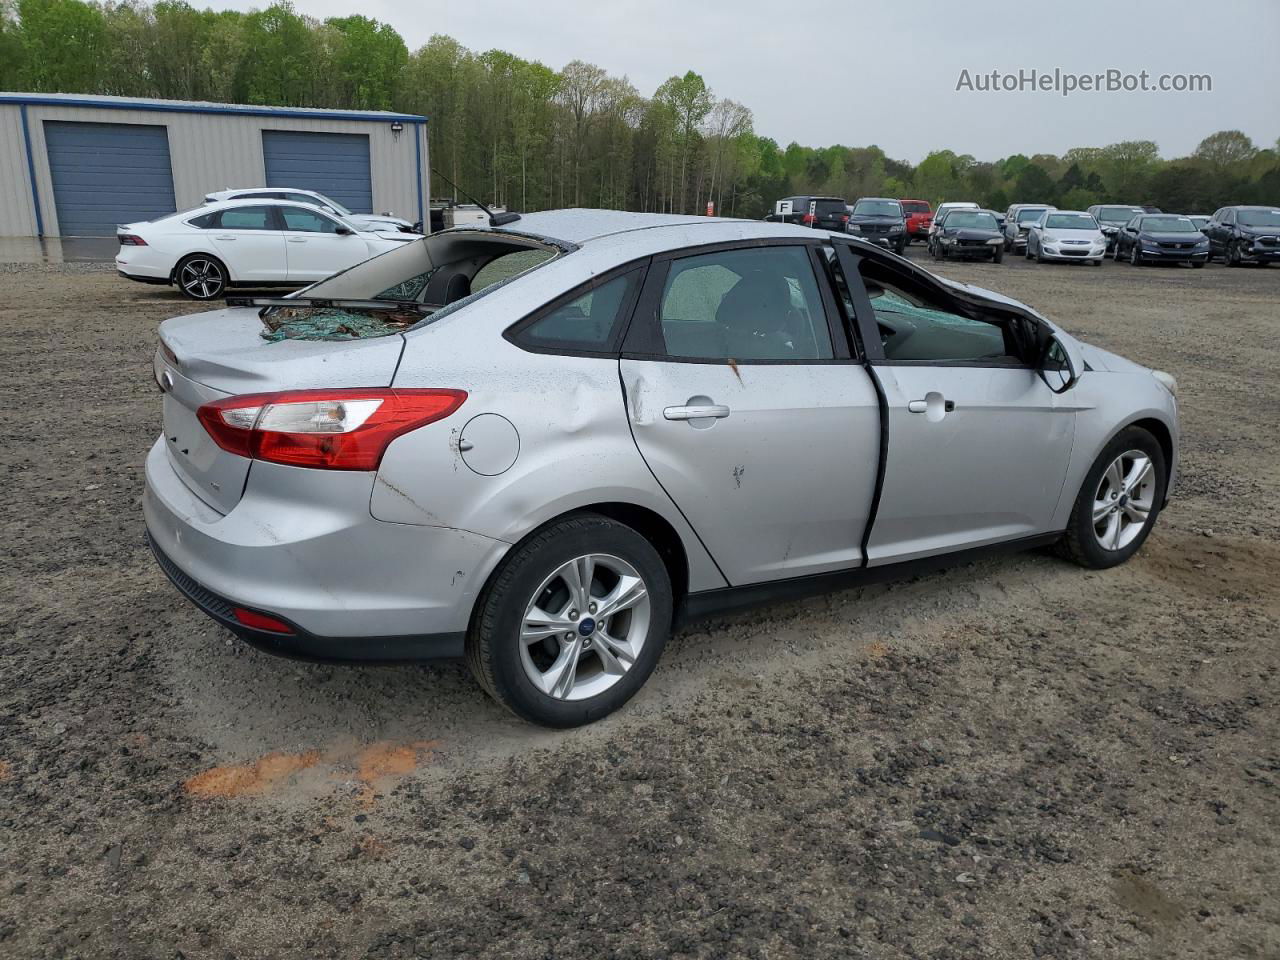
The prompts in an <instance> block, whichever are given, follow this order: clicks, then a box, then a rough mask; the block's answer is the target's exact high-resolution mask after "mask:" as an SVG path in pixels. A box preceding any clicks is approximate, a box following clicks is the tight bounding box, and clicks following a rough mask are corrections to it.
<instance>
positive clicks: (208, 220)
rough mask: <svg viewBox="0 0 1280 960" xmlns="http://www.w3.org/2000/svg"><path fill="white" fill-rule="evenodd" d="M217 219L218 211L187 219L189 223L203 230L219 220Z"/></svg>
mask: <svg viewBox="0 0 1280 960" xmlns="http://www.w3.org/2000/svg"><path fill="white" fill-rule="evenodd" d="M217 220H218V215H217V213H206V214H205V215H204V216H201V217H192V218H191V219H190V220H188V221H187V223H189V224H191V226H193V227H199V228H200V229H201V230H208V229H209V228H210V227H212V226H213V225H214V224H215V223H216V222H217Z"/></svg>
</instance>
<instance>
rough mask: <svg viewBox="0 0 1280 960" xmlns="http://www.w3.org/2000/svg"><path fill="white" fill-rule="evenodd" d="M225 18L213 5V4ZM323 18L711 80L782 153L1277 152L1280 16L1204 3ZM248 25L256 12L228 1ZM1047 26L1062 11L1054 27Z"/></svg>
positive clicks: (563, 6) (1236, 0) (558, 3)
mask: <svg viewBox="0 0 1280 960" xmlns="http://www.w3.org/2000/svg"><path fill="white" fill-rule="evenodd" d="M214 2H215V4H216V0H214ZM294 2H295V6H296V8H297V9H298V10H299V11H300V12H302V13H307V14H310V15H311V16H315V17H320V18H323V17H328V16H345V15H348V14H351V13H362V14H364V15H366V16H370V17H374V18H376V19H379V20H382V21H385V22H387V23H390V24H392V25H393V26H394V27H395V28H396V29H397V30H398V31H399V32H400V34H401V36H403V37H404V38H405V42H406V43H408V45H409V48H410V49H416V48H417V47H419V46H421V45H422V44H423V43H425V42H426V41H427V40H428V39H429V38H430V36H431V35H432V34H433V33H445V34H448V35H450V36H452V37H454V38H456V39H457V40H458V41H460V42H461V43H463V44H464V45H466V46H467V47H469V48H471V49H472V50H475V51H483V50H488V49H491V48H495V47H496V48H499V49H502V50H507V51H510V52H511V53H515V54H517V55H519V56H521V57H524V58H526V59H531V60H541V61H542V62H543V63H545V64H547V65H548V66H551V67H554V68H556V69H559V68H560V67H562V66H564V64H565V63H567V62H568V61H570V60H574V59H581V60H587V61H589V62H592V63H595V64H598V65H599V66H601V67H604V68H605V69H606V70H608V71H609V72H610V73H611V74H625V75H626V76H628V77H629V78H630V79H631V81H632V83H634V84H635V85H636V87H637V88H639V90H640V92H641V93H642V94H644V95H645V96H649V95H650V94H652V93H653V91H654V89H655V88H656V87H657V86H658V85H659V84H660V83H662V81H663V80H665V79H666V78H667V77H669V76H671V75H672V74H676V73H683V72H684V71H686V70H689V69H692V70H696V71H697V72H698V73H700V74H702V76H703V78H704V79H705V80H706V82H707V84H708V86H710V87H711V89H712V90H713V91H714V92H715V94H716V95H717V96H720V97H729V98H732V99H734V100H738V101H740V102H741V103H744V104H746V106H748V107H749V108H750V109H751V110H752V112H753V113H754V115H755V129H756V132H757V133H761V134H764V135H766V136H770V137H773V138H774V139H775V140H777V141H778V142H779V143H781V144H784V145H785V144H787V143H789V142H790V141H792V140H796V141H799V142H800V143H803V144H807V145H810V146H822V145H827V144H831V143H843V144H846V145H848V146H865V145H868V144H872V143H874V144H878V145H879V146H880V147H881V148H882V149H884V150H885V152H886V153H888V154H889V155H890V156H893V157H896V158H899V159H903V160H909V161H912V162H917V161H919V160H920V159H921V158H922V157H923V156H924V155H925V154H926V153H927V152H928V151H930V150H932V149H937V148H942V147H949V148H951V149H953V150H955V151H956V152H958V153H970V154H973V155H974V156H975V157H977V158H979V159H985V160H994V159H997V158H998V157H1002V156H1006V155H1008V154H1011V153H1017V152H1022V153H1027V154H1032V153H1062V152H1063V151H1065V150H1067V149H1068V148H1070V147H1074V146H1102V145H1105V144H1108V143H1113V142H1115V141H1117V140H1139V139H1140V140H1154V141H1156V143H1158V144H1159V145H1160V150H1161V153H1162V154H1163V155H1164V156H1166V157H1171V156H1181V155H1183V154H1186V153H1189V152H1190V151H1191V150H1193V149H1194V148H1195V145H1196V144H1197V143H1198V142H1199V141H1200V140H1201V138H1203V137H1204V136H1206V135H1207V134H1210V133H1213V132H1214V131H1217V130H1225V129H1239V130H1243V131H1244V132H1245V133H1247V134H1248V135H1249V136H1251V137H1252V138H1253V139H1254V141H1255V142H1256V143H1258V145H1259V146H1273V145H1274V144H1275V141H1276V138H1277V137H1280V3H1276V2H1272V0H1212V2H1204V0H1194V2H1175V0H1165V2H1158V0H1157V2H1151V0H1127V2H1123V3H1117V2H1109V3H1080V4H1071V5H1068V6H1067V7H1061V6H1058V7H1053V8H1051V7H1049V5H1046V4H1043V3H1039V2H1035V0H1020V2H1018V3H1009V2H1004V0H983V2H981V3H954V2H938V0H932V2H931V0H924V2H916V3H912V4H904V3H901V2H898V3H894V2H886V0H857V2H854V0H832V2H828V3H822V4H817V3H780V2H778V0H768V2H764V0H576V2H575V0H537V2H533V3H527V2H522V3H514V2H492V0H469V2H453V0H446V2H439V0H435V2H425V0H360V2H358V3H356V2H353V0H294ZM232 5H233V6H236V7H238V8H240V9H249V8H251V7H254V6H261V5H263V4H261V3H252V2H246V0H233V2H232ZM1051 10H1052V12H1051ZM1055 67H1056V68H1060V69H1061V70H1063V71H1070V72H1074V73H1078V74H1091V73H1095V72H1102V71H1106V70H1107V69H1111V68H1114V69H1117V70H1122V71H1126V72H1132V73H1135V74H1136V73H1138V72H1140V71H1142V70H1147V71H1149V72H1150V73H1151V75H1152V78H1153V82H1154V79H1155V78H1157V77H1158V76H1159V75H1160V74H1164V73H1168V74H1191V73H1207V74H1209V75H1211V77H1212V85H1213V89H1212V92H1207V93H1154V92H1148V93H1140V92H1135V93H1080V92H1077V93H1075V94H1073V95H1071V96H1069V97H1065V98H1064V97H1063V96H1061V95H1060V94H1057V93H1035V92H1019V93H1004V92H1000V93H980V92H957V90H956V85H957V82H958V80H959V78H960V76H961V71H962V70H966V69H967V70H968V71H969V72H970V74H971V75H977V74H979V73H989V72H990V71H991V70H993V69H999V70H1001V71H1004V72H1007V73H1016V72H1017V71H1018V70H1019V69H1020V68H1022V69H1025V70H1031V69H1033V68H1034V69H1039V70H1041V71H1047V72H1050V73H1051V72H1052V71H1053V70H1054V68H1055Z"/></svg>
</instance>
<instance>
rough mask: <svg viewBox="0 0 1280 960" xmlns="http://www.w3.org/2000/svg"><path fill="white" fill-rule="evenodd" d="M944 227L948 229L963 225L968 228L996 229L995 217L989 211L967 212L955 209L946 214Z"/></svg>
mask: <svg viewBox="0 0 1280 960" xmlns="http://www.w3.org/2000/svg"><path fill="white" fill-rule="evenodd" d="M945 226H946V228H947V229H948V230H950V229H951V228H952V227H963V228H965V229H969V230H996V229H998V227H997V225H996V218H995V217H993V216H992V215H991V214H989V213H969V212H968V211H967V210H957V211H956V212H955V213H949V214H947V222H946V224H945Z"/></svg>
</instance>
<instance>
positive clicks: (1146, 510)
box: [1093, 450, 1156, 550]
mask: <svg viewBox="0 0 1280 960" xmlns="http://www.w3.org/2000/svg"><path fill="white" fill-rule="evenodd" d="M1155 494H1156V471H1155V465H1154V464H1153V463H1152V462H1151V458H1150V457H1148V456H1147V455H1146V454H1145V453H1143V452H1142V451H1141V450H1128V451H1126V452H1125V453H1122V454H1120V456H1118V457H1116V458H1115V460H1113V461H1112V462H1111V465H1110V466H1109V467H1107V469H1106V470H1105V471H1104V472H1103V474H1102V479H1100V480H1099V481H1098V489H1097V492H1096V493H1094V495H1093V534H1094V536H1095V537H1097V538H1098V544H1099V545H1100V546H1101V547H1102V548H1103V549H1104V550H1123V549H1124V548H1125V547H1127V546H1128V545H1129V544H1131V543H1132V542H1133V541H1134V539H1135V538H1136V537H1137V536H1138V535H1139V534H1140V533H1142V530H1143V528H1144V527H1145V526H1146V525H1147V522H1148V520H1150V518H1151V511H1152V510H1153V509H1154V508H1155Z"/></svg>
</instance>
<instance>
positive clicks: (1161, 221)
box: [1142, 217, 1196, 233]
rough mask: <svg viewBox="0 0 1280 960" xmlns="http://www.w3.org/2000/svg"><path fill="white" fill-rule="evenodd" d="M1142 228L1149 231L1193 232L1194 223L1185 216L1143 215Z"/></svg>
mask: <svg viewBox="0 0 1280 960" xmlns="http://www.w3.org/2000/svg"><path fill="white" fill-rule="evenodd" d="M1142 229H1143V230H1147V231H1150V232H1151V233H1195V232H1196V225H1195V224H1194V223H1192V222H1191V221H1190V220H1188V219H1187V218H1186V217H1143V219H1142Z"/></svg>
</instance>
